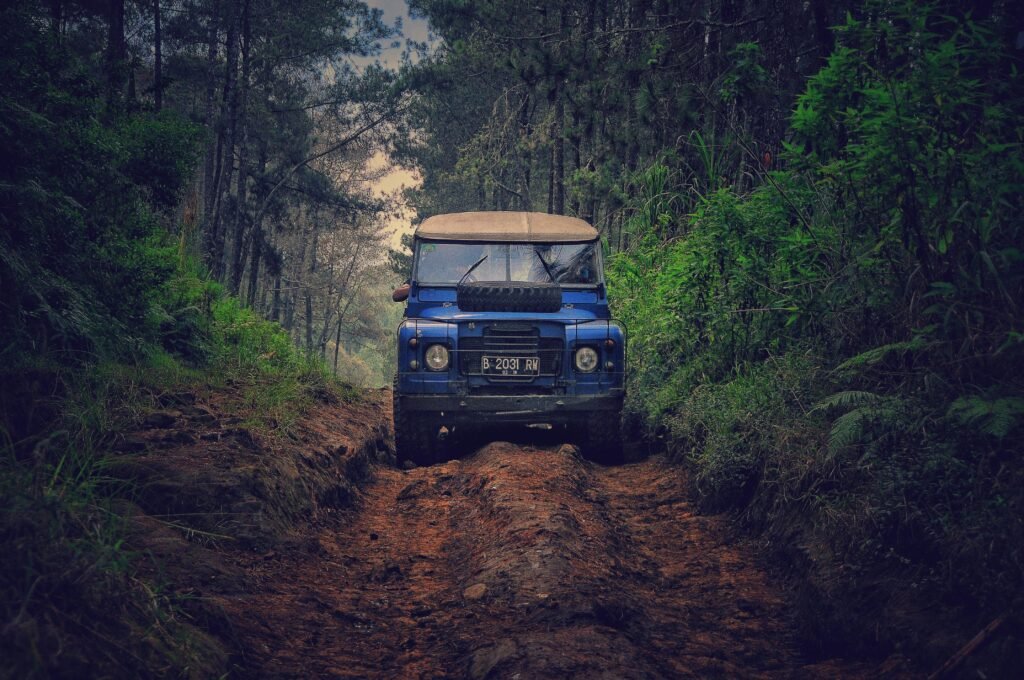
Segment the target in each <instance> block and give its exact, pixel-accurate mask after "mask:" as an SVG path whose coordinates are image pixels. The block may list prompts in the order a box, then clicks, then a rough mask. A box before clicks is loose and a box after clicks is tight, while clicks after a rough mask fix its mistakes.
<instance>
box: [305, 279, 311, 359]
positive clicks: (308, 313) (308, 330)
mask: <svg viewBox="0 0 1024 680" xmlns="http://www.w3.org/2000/svg"><path fill="white" fill-rule="evenodd" d="M305 298H306V353H307V354H309V355H310V356H312V355H313V294H312V292H310V290H309V288H308V287H307V288H306V292H305Z"/></svg>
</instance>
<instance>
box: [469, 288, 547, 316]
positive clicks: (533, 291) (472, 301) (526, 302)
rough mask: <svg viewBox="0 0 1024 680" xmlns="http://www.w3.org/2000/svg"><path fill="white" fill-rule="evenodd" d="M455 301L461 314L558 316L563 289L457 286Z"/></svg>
mask: <svg viewBox="0 0 1024 680" xmlns="http://www.w3.org/2000/svg"><path fill="white" fill-rule="evenodd" d="M457 300H458V305H459V309H461V310H462V311H464V312H557V311H559V310H560V309H562V288H561V286H558V285H557V284H553V283H527V282H525V281H523V282H520V281H473V282H470V283H463V284H460V285H459V287H458V298H457Z"/></svg>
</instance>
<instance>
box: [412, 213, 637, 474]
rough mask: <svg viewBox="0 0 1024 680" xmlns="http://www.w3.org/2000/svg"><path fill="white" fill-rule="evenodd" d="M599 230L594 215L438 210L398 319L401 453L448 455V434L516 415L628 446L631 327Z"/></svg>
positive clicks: (602, 445)
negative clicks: (625, 408)
mask: <svg viewBox="0 0 1024 680" xmlns="http://www.w3.org/2000/svg"><path fill="white" fill-rule="evenodd" d="M601 265H602V261H601V243H600V240H599V238H598V234H597V230H595V229H594V228H593V227H592V226H590V225H589V224H587V223H586V222H584V221H583V220H579V219H575V218H572V217H562V216H558V215H547V214H543V213H526V212H470V213H456V214H450V215H438V216H436V217H431V218H429V219H427V220H425V221H424V222H423V223H422V224H421V225H420V226H419V228H418V229H417V230H416V233H415V237H414V239H413V269H412V277H411V279H410V281H409V284H408V285H407V286H406V287H403V288H400V289H399V290H398V291H396V292H395V299H396V300H399V301H400V300H405V299H407V300H408V305H407V307H406V310H405V320H404V321H403V322H402V324H401V326H400V327H399V329H398V375H397V376H396V378H395V390H394V410H395V444H396V448H397V453H398V459H399V462H402V461H405V460H408V461H412V462H414V463H417V464H420V465H424V464H430V463H434V462H438V461H440V460H442V459H444V457H445V453H444V450H445V439H446V438H447V435H448V434H450V433H453V432H458V431H459V430H460V429H464V428H471V427H481V426H491V425H495V424H503V423H521V424H548V425H551V426H552V427H556V428H559V429H563V428H564V429H566V430H567V431H568V434H569V435H570V437H572V438H573V439H574V440H575V441H576V442H578V443H579V445H580V447H581V449H582V450H583V452H584V454H585V455H587V456H589V457H590V458H592V459H594V460H597V461H600V462H605V463H609V462H615V461H618V460H620V459H621V457H622V438H621V432H620V422H621V418H620V414H621V411H622V401H623V397H624V395H625V369H626V337H625V333H624V332H623V329H622V327H621V326H620V325H619V324H618V323H616V322H615V321H613V320H612V319H611V316H610V314H609V311H608V297H607V295H606V291H605V285H604V276H603V272H602V268H601Z"/></svg>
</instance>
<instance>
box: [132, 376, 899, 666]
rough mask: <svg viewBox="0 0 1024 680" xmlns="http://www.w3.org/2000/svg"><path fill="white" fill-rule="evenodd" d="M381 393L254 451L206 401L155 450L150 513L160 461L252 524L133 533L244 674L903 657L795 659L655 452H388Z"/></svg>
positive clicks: (747, 577)
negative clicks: (620, 458)
mask: <svg viewBox="0 0 1024 680" xmlns="http://www.w3.org/2000/svg"><path fill="white" fill-rule="evenodd" d="M386 396H387V395H386V394H380V395H377V398H375V399H371V400H370V401H368V402H366V403H363V404H358V405H344V404H333V405H324V406H323V407H318V408H317V409H316V410H315V411H314V412H313V413H311V414H310V415H309V417H308V418H306V420H305V421H304V423H303V424H302V428H301V434H300V435H298V436H297V437H296V439H295V440H293V441H292V442H291V443H290V444H288V443H284V444H282V443H281V442H277V444H276V446H277V448H274V449H270V448H266V447H265V446H263V445H261V444H260V443H259V442H256V443H255V444H256V448H253V447H252V446H250V444H249V443H248V440H246V439H245V438H244V437H242V440H239V437H240V436H241V435H237V434H235V433H228V430H225V429H224V427H223V423H219V422H216V418H215V420H214V421H209V422H208V423H207V425H208V426H210V427H214V426H217V427H218V428H220V432H221V433H222V436H221V438H220V439H217V440H213V439H206V438H204V437H203V435H202V434H200V435H199V436H198V437H193V439H194V440H193V441H189V442H183V443H173V444H171V445H169V446H167V447H166V448H164V449H161V450H160V451H159V452H153V453H150V454H148V455H150V456H156V457H158V458H159V459H160V460H162V461H163V462H161V463H160V464H159V465H160V466H164V467H160V473H159V474H155V473H154V474H153V476H152V479H153V480H154V482H153V483H154V484H155V485H156V488H157V489H158V491H159V493H157V494H155V495H154V498H156V499H164V500H161V501H159V503H158V504H157V506H155V507H156V508H157V509H162V508H166V507H171V506H168V503H170V501H169V500H167V499H171V498H175V497H176V496H175V493H172V492H171V491H170V490H168V489H169V487H168V486H167V483H165V482H160V481H158V480H160V479H162V478H163V476H164V474H165V473H166V472H167V470H166V469H165V468H166V467H167V466H170V467H171V468H174V469H178V470H179V471H182V475H181V476H179V477H178V478H176V479H175V482H174V486H173V489H174V490H175V491H179V490H180V491H181V493H184V494H185V495H186V496H185V497H187V498H189V499H191V500H189V503H191V504H193V505H197V507H203V508H204V509H203V510H202V512H206V510H205V508H206V505H204V503H206V504H211V503H212V504H213V506H214V512H215V513H221V515H211V517H212V516H223V517H225V518H226V517H231V518H233V519H230V520H229V519H223V520H220V521H222V522H224V524H222V525H219V526H220V528H221V529H222V530H225V531H226V530H229V529H239V528H243V527H248V529H245V530H244V531H242V534H241V536H242V539H243V540H234V541H225V540H223V539H218V538H217V537H216V536H213V535H207V534H206V533H202V534H200V533H195V532H193V533H191V534H189V533H188V531H183V530H180V529H175V528H173V527H168V526H167V525H166V524H161V523H158V522H156V521H155V520H153V521H151V522H149V523H148V524H146V523H143V526H145V527H146V530H145V531H140V532H139V533H138V535H137V538H136V540H138V541H139V542H140V543H141V544H146V545H148V547H149V548H150V549H151V550H153V552H155V553H157V554H158V557H161V558H162V559H163V560H164V562H165V564H166V565H167V567H166V569H167V571H166V572H165V578H166V579H167V580H168V581H169V582H170V583H172V584H174V587H175V588H176V589H178V590H179V591H180V592H181V593H182V594H188V595H189V596H190V598H191V602H192V605H191V608H187V611H188V612H189V613H190V615H192V616H194V617H195V618H196V621H197V623H198V625H199V626H200V627H201V628H204V629H205V630H207V631H209V632H210V633H211V634H212V635H213V636H214V637H215V638H217V639H219V640H220V641H221V642H222V644H223V645H224V648H225V649H227V650H230V660H229V661H228V662H227V666H228V667H229V668H231V669H233V670H234V671H235V672H236V673H238V674H239V675H240V676H245V677H254V676H255V677H353V678H355V677H360V678H365V677H381V678H399V677H400V678H440V677H469V678H477V679H479V678H514V677H519V678H568V677H578V678H601V677H604V678H677V677H702V678H703V677H722V678H725V677H729V678H731V677H794V676H796V677H837V676H842V677H866V676H871V675H875V674H878V673H890V674H891V673H896V672H897V671H898V670H899V669H897V668H895V667H883V668H881V669H879V668H873V669H872V668H869V667H867V666H858V665H853V664H848V663H840V662H827V663H818V664H815V665H808V664H807V662H806V661H805V660H804V659H802V658H801V656H800V654H799V651H798V649H797V644H796V641H795V639H794V634H793V631H794V630H795V627H794V625H793V623H794V622H793V621H792V620H791V618H790V614H789V608H788V607H787V604H786V601H785V598H784V596H783V592H782V591H781V590H780V588H779V587H778V585H777V584H773V583H772V582H771V581H770V579H769V578H768V576H767V575H766V573H765V572H764V571H763V570H762V569H761V568H760V567H759V565H758V563H757V559H756V557H757V556H756V554H755V551H754V549H753V547H752V546H751V545H749V544H747V543H745V542H744V541H742V540H737V539H736V538H735V537H734V536H733V535H732V533H731V532H730V529H729V527H728V526H727V523H726V521H725V520H724V519H722V518H719V517H709V516H701V515H698V514H696V513H695V512H694V509H693V508H692V506H691V505H690V503H689V502H688V500H687V493H686V488H685V486H686V485H685V479H684V478H683V476H682V473H681V472H680V470H679V469H678V468H676V467H672V466H669V465H668V464H666V463H665V462H664V461H663V460H661V459H660V458H658V457H653V458H650V459H647V460H645V461H642V462H639V463H634V464H631V465H625V466H621V467H614V468H604V467H600V466H596V465H593V464H591V463H588V462H587V461H584V460H583V459H581V458H580V456H579V454H578V452H577V450H576V449H575V448H574V447H572V446H568V445H563V444H560V443H558V442H557V441H543V440H537V439H536V438H526V439H521V440H519V441H517V442H515V443H512V442H507V441H503V442H495V443H489V444H483V445H482V446H480V447H479V448H477V447H476V446H475V445H469V446H468V447H467V450H466V452H465V454H466V455H465V456H464V457H463V458H462V459H461V460H455V461H451V462H449V463H446V464H443V465H437V466H433V467H429V468H417V469H413V470H399V469H396V468H395V467H394V466H393V465H392V464H391V463H390V462H389V461H387V460H386V458H387V456H388V454H386V453H382V451H381V443H382V432H383V431H384V430H383V429H382V428H386V427H387V426H386V421H387V411H388V409H387V405H386ZM193 406H194V405H193ZM204 408H205V407H204ZM175 417H176V418H178V417H180V418H183V419H184V418H187V414H186V412H185V411H181V415H180V416H175ZM230 427H231V426H230V425H229V426H228V429H230ZM160 429H161V428H151V429H150V430H148V431H147V433H145V434H143V435H139V436H144V437H156V438H159V437H161V436H162V435H159V434H153V433H154V432H157V431H158V430H160ZM520 436H524V435H522V434H520ZM221 444H223V445H224V446H225V447H226V448H224V449H222V448H219V447H218V445H221ZM147 450H148V449H147ZM131 455H132V456H134V457H140V454H138V453H133V454H131ZM142 457H143V458H144V457H145V455H143V456H142ZM281 458H283V460H278V459H281ZM271 459H273V460H271ZM174 461H181V463H178V462H174ZM302 461H307V462H305V463H303V462H302ZM182 463H183V465H182ZM137 464H138V465H140V466H141V467H140V468H139V469H143V470H145V469H149V468H147V467H146V466H145V465H142V462H141V461H138V462H137ZM151 464H152V465H153V466H156V465H157V463H156V462H155V461H151ZM273 479H276V480H277V481H276V482H274V483H270V482H269V481H268V480H273ZM246 480H260V481H252V482H249V481H246ZM353 480H354V483H356V484H358V485H359V487H358V489H357V488H356V486H353ZM192 483H198V484H200V485H204V484H205V486H201V488H204V489H206V491H205V492H204V493H207V494H212V495H213V496H215V497H220V498H226V499H230V502H228V503H227V504H226V505H217V502H216V501H213V500H210V501H208V502H206V501H201V500H198V499H195V498H193V496H195V495H197V494H198V493H199V492H195V491H189V490H186V489H184V488H183V487H185V486H188V485H189V484H192ZM239 485H240V486H239ZM232 489H233V490H232ZM239 489H242V491H239ZM331 489H334V490H333V491H332V490H331ZM339 489H344V491H341V490H339ZM189 494H192V495H189ZM278 494H282V496H281V498H286V499H287V501H286V502H281V501H279V500H276V499H277V498H278ZM303 494H306V496H307V497H308V498H307V499H306V500H301V498H302V495H303ZM297 499H299V500H297ZM154 502H156V501H154ZM257 506H258V508H259V509H257ZM173 507H178V506H173ZM147 509H149V510H153V508H147ZM239 518H241V519H239ZM217 528H218V526H213V528H212V529H211V530H210V531H209V532H208V533H209V534H216V533H217Z"/></svg>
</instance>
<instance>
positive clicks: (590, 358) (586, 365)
mask: <svg viewBox="0 0 1024 680" xmlns="http://www.w3.org/2000/svg"><path fill="white" fill-rule="evenodd" d="M595 368H597V352H595V351H594V349H593V348H592V347H580V348H579V349H578V350H576V370H578V371H581V372H583V373H590V372H591V371H593V370H594V369H595Z"/></svg>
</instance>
